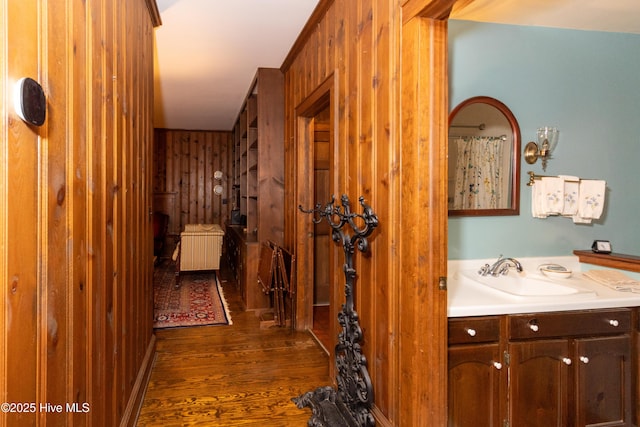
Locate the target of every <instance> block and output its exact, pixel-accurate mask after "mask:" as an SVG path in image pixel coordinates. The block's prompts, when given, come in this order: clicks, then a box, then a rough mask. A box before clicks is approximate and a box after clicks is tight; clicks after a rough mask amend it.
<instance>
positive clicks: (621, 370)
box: [508, 309, 633, 426]
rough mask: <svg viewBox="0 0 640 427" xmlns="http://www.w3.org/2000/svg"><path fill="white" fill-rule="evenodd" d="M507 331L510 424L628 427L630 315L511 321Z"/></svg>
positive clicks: (608, 312)
mask: <svg viewBox="0 0 640 427" xmlns="http://www.w3.org/2000/svg"><path fill="white" fill-rule="evenodd" d="M509 327H510V330H509V345H508V354H509V357H510V360H509V371H510V384H509V396H508V400H509V418H510V423H511V425H517V426H539V425H546V426H631V425H633V424H632V406H631V395H632V391H633V388H632V375H631V369H632V363H631V362H632V361H631V348H632V347H631V335H630V333H631V310H630V309H615V310H593V311H578V312H560V313H541V314H533V315H529V314H525V315H512V316H509ZM519 340H523V341H519Z"/></svg>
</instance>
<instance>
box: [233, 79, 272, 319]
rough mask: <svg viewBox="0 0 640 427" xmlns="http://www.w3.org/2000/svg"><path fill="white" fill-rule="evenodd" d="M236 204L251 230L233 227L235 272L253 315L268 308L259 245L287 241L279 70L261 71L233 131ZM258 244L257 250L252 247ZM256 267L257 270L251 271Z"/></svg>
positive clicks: (246, 227)
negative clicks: (259, 277) (261, 281)
mask: <svg viewBox="0 0 640 427" xmlns="http://www.w3.org/2000/svg"><path fill="white" fill-rule="evenodd" d="M233 137H234V144H233V145H234V146H233V157H234V158H233V191H234V194H233V196H234V197H233V199H234V200H235V202H236V205H237V207H238V208H239V210H240V215H243V218H246V225H240V226H233V227H235V228H236V230H235V232H236V234H237V236H238V239H237V240H238V242H237V244H239V245H246V246H247V247H246V248H244V249H243V250H240V251H239V253H241V254H243V256H241V257H239V258H237V259H236V260H235V263H236V264H238V265H237V266H232V267H240V266H243V267H244V268H241V269H240V268H238V269H234V270H235V271H242V274H241V277H238V284H239V286H240V287H241V288H242V289H241V290H242V295H243V297H244V302H245V305H246V308H247V309H248V310H259V309H265V308H268V307H269V306H268V304H269V299H268V297H267V296H265V295H257V294H256V293H257V292H261V288H260V286H259V285H258V282H257V264H258V262H257V259H255V260H254V259H247V257H251V258H253V257H254V256H256V257H257V256H259V252H260V251H259V250H257V248H259V245H260V243H261V242H265V241H267V240H270V241H273V242H275V243H277V244H279V245H281V244H282V243H283V240H284V214H283V208H284V77H283V74H282V72H281V71H280V70H279V69H277V68H259V69H258V70H257V72H256V75H255V77H254V79H253V81H252V83H251V85H250V87H249V91H248V93H247V96H246V97H245V100H244V102H243V104H242V108H241V110H240V113H239V114H238V118H237V119H236V123H235V126H234V129H233ZM251 245H255V246H256V248H253V247H249V246H251ZM250 266H255V268H249V267H250Z"/></svg>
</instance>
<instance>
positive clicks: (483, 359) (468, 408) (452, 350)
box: [448, 344, 507, 427]
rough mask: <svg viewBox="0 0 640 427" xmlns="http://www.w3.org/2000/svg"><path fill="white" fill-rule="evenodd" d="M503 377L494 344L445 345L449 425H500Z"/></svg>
mask: <svg viewBox="0 0 640 427" xmlns="http://www.w3.org/2000/svg"><path fill="white" fill-rule="evenodd" d="M506 379H507V375H506V369H503V368H502V363H501V354H500V347H499V345H498V344H479V345H469V346H455V347H449V408H448V411H449V412H448V423H449V426H452V427H453V426H455V427H466V426H468V427H489V426H496V427H498V426H501V425H502V416H501V412H502V411H501V410H500V403H501V401H503V399H500V391H501V388H502V389H506Z"/></svg>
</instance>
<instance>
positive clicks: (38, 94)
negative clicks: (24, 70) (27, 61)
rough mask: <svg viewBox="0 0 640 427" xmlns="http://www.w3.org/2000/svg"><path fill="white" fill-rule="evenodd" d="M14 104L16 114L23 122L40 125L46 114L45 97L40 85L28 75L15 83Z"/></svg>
mask: <svg viewBox="0 0 640 427" xmlns="http://www.w3.org/2000/svg"><path fill="white" fill-rule="evenodd" d="M14 105H15V110H16V113H17V114H18V116H20V118H21V119H22V120H24V121H25V122H27V123H29V124H32V125H35V126H42V125H43V124H44V120H45V118H46V114H47V98H46V97H45V96H44V90H42V86H40V84H39V83H38V82H37V81H35V80H33V79H32V78H30V77H24V78H22V79H20V80H18V82H17V83H16V88H15V94H14Z"/></svg>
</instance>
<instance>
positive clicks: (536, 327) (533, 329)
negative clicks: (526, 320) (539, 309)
mask: <svg viewBox="0 0 640 427" xmlns="http://www.w3.org/2000/svg"><path fill="white" fill-rule="evenodd" d="M529 329H531V330H532V331H533V332H538V329H540V328H539V327H538V325H536V324H535V323H530V324H529Z"/></svg>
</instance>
